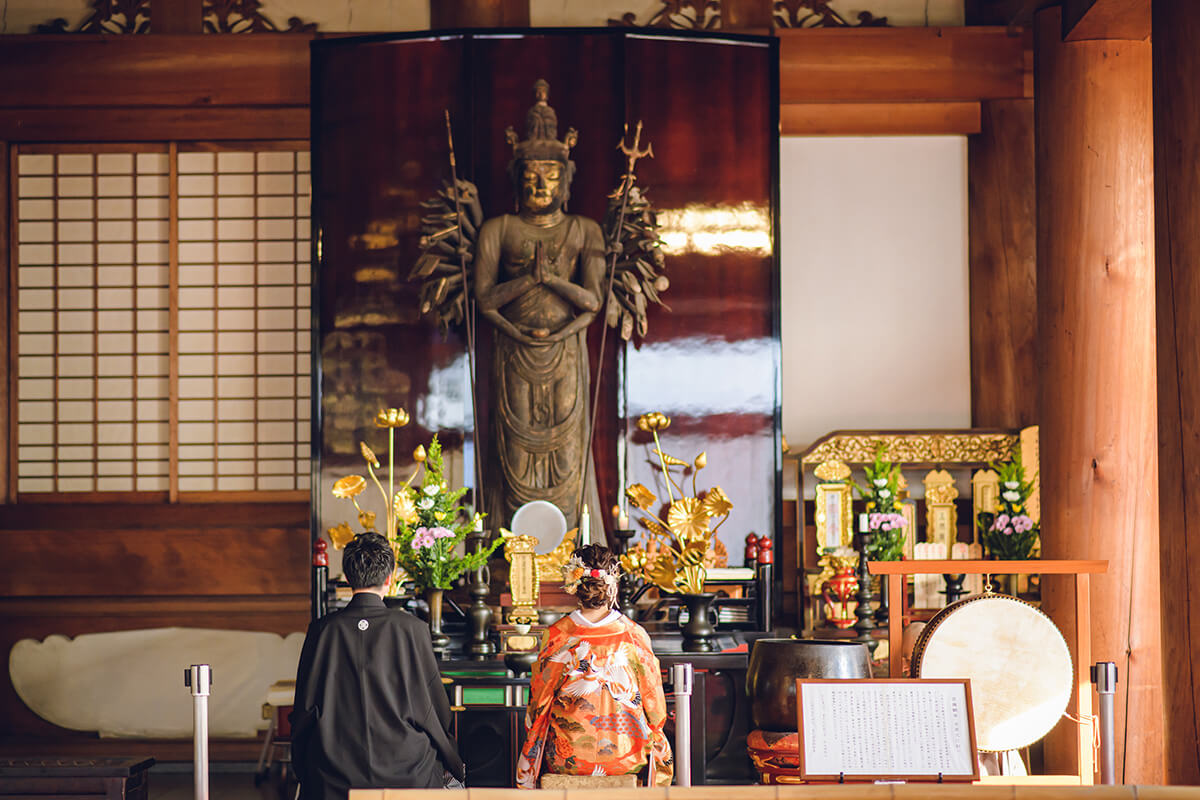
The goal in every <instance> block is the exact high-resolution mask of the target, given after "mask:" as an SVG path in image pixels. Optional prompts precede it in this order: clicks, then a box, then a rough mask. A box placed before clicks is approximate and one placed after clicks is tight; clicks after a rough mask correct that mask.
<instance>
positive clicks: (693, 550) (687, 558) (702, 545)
mask: <svg viewBox="0 0 1200 800" xmlns="http://www.w3.org/2000/svg"><path fill="white" fill-rule="evenodd" d="M707 552H708V544H707V542H700V541H696V542H688V543H687V545H685V546H684V548H683V550H682V551H681V552H680V553H679V563H680V564H683V565H684V566H687V567H698V566H700V565H701V564H703V563H704V556H705V554H706V553H707Z"/></svg>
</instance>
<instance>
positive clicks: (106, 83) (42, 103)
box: [0, 34, 312, 108]
mask: <svg viewBox="0 0 1200 800" xmlns="http://www.w3.org/2000/svg"><path fill="white" fill-rule="evenodd" d="M311 39H312V37H311V36H308V35H305V34H287V35H279V36H267V35H262V36H204V35H197V36H171V35H165V34H160V35H154V36H4V37H0V75H3V76H4V87H3V89H0V105H4V106H12V107H27V108H41V107H54V106H97V105H107V106H196V107H200V108H204V107H208V106H307V105H308V44H309V41H310V40H311Z"/></svg>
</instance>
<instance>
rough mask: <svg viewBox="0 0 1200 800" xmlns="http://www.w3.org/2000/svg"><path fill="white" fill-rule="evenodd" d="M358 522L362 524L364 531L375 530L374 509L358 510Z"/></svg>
mask: <svg viewBox="0 0 1200 800" xmlns="http://www.w3.org/2000/svg"><path fill="white" fill-rule="evenodd" d="M358 524H359V525H362V527H363V530H364V531H373V530H375V512H374V511H359V512H358Z"/></svg>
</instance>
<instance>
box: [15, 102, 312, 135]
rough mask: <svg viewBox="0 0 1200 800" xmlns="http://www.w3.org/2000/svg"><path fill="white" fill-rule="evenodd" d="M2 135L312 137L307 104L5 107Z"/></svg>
mask: <svg viewBox="0 0 1200 800" xmlns="http://www.w3.org/2000/svg"><path fill="white" fill-rule="evenodd" d="M0 137H5V138H8V139H10V140H13V141H20V142H77V141H87V142H164V141H179V140H191V141H195V140H203V141H220V140H226V141H227V140H231V139H233V140H253V139H307V138H308V105H307V103H306V104H305V105H303V106H270V107H266V108H253V109H247V108H236V107H216V108H195V107H192V106H185V107H175V106H156V107H151V108H147V107H144V106H80V107H74V108H71V107H61V108H19V109H18V108H0Z"/></svg>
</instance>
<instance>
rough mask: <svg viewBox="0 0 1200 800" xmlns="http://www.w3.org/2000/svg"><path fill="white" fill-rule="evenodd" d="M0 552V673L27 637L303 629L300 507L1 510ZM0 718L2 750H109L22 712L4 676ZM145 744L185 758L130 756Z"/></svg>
mask: <svg viewBox="0 0 1200 800" xmlns="http://www.w3.org/2000/svg"><path fill="white" fill-rule="evenodd" d="M0 552H3V553H5V559H6V561H7V563H9V564H10V565H14V566H13V568H10V569H7V570H5V571H4V572H3V573H0V574H2V576H3V577H2V578H0V658H2V659H3V662H4V663H5V664H6V663H7V658H8V653H9V651H10V650H11V649H12V646H13V645H14V644H15V643H16V642H17V641H19V640H21V639H25V638H29V639H37V640H42V639H45V638H46V637H47V636H50V635H54V634H56V635H62V636H72V637H74V636H79V635H82V634H86V633H99V632H106V631H122V630H138V629H144V628H158V627H170V626H180V627H192V628H217V629H229V630H250V631H268V632H273V633H278V634H280V635H287V634H289V633H293V632H300V631H304V630H305V628H306V626H307V624H308V620H309V614H310V609H309V580H310V578H309V575H310V567H309V563H310V562H309V511H308V503H212V504H183V505H163V504H147V505H130V504H124V503H111V504H103V503H97V504H86V505H81V504H78V503H70V502H61V503H56V504H24V503H23V504H20V505H10V506H5V508H4V511H3V514H2V515H0ZM0 720H3V721H4V724H3V726H2V727H0V753H5V754H7V753H15V752H26V753H28V752H34V751H36V752H47V751H49V752H53V753H55V754H58V755H63V754H81V755H82V754H87V755H100V754H104V753H106V752H110V751H106V750H105V749H104V748H103V747H98V746H97V744H96V742H95V741H94V736H91V735H88V734H86V733H80V732H77V731H67V730H64V729H62V728H59V727H57V726H55V725H52V724H50V723H48V722H46V721H45V720H42V719H41V718H40V717H38V716H37V715H35V714H34V713H33V712H32V711H30V710H29V709H28V708H27V707H26V706H25V704H24V703H22V702H21V699H20V698H19V697H18V696H17V694H16V691H15V690H14V689H13V687H12V683H11V682H10V680H9V677H8V670H7V668H5V669H3V670H0ZM126 746H127V747H128V746H129V745H126ZM151 746H153V747H154V748H155V749H153V750H152V751H151V752H152V753H153V755H155V756H156V757H159V758H166V757H168V755H167V754H173V753H175V752H177V751H178V752H181V753H182V754H183V758H185V759H186V757H187V756H186V753H187V749H186V748H184V749H182V750H181V749H180V748H179V747H178V745H175V744H167V745H163V744H161V743H157V744H153V745H152V744H151V743H139V744H138V745H137V746H136V748H137V749H138V751H139V752H143V751H145V748H147V747H151ZM219 747H220V752H221V753H223V754H225V756H226V757H232V758H239V759H243V760H244V759H245V758H246V757H247V754H251V753H252V750H251V749H250V748H247V747H246V745H245V743H226V744H222V745H220V746H219ZM216 752H217V751H216V750H214V754H215V753H216ZM215 757H219V756H215Z"/></svg>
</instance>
